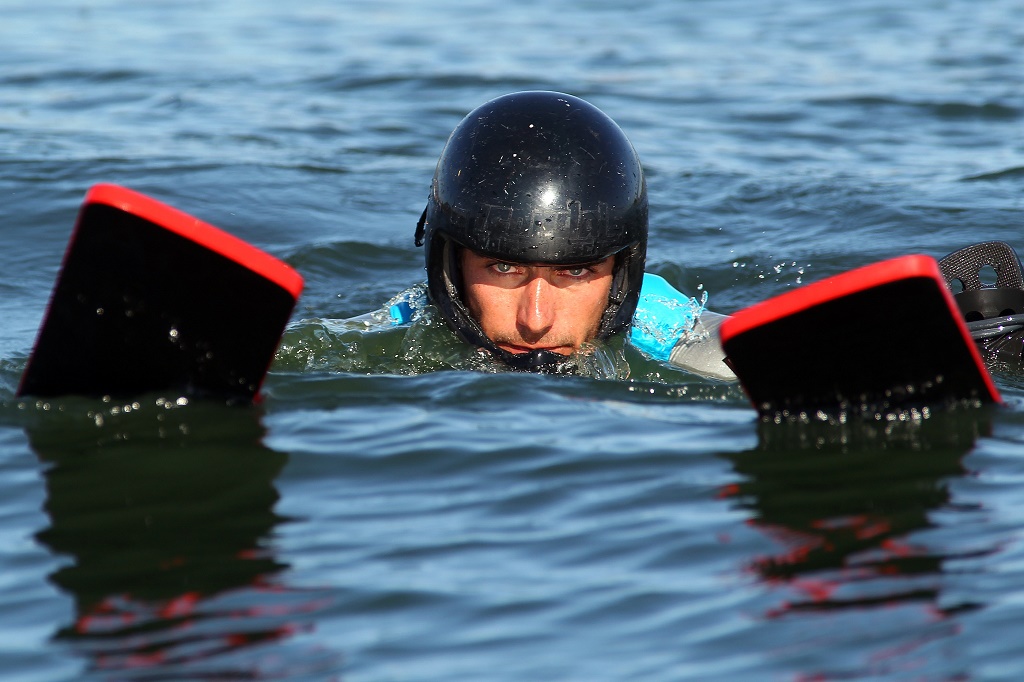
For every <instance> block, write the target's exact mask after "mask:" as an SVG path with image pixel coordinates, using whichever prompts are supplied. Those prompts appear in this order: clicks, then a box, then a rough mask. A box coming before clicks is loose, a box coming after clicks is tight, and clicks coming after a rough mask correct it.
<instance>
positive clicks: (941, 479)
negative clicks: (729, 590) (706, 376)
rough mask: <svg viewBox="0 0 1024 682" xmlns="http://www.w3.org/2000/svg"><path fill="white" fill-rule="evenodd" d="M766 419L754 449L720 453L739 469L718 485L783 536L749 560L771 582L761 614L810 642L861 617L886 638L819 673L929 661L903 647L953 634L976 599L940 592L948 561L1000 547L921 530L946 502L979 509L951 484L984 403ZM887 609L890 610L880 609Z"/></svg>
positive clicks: (753, 521)
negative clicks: (855, 659) (912, 636)
mask: <svg viewBox="0 0 1024 682" xmlns="http://www.w3.org/2000/svg"><path fill="white" fill-rule="evenodd" d="M759 429H760V430H759V443H758V447H757V448H755V449H753V450H750V451H746V452H740V453H732V454H725V455H723V456H724V457H726V458H727V459H729V460H730V461H731V462H732V465H733V468H734V469H735V471H736V472H737V473H739V474H740V475H741V476H742V480H741V481H739V482H738V483H735V484H732V485H729V486H726V487H725V488H723V489H722V490H721V491H720V494H721V495H722V497H724V498H727V499H730V500H732V503H733V504H734V505H735V506H736V507H737V508H742V509H744V510H746V511H747V512H748V513H749V524H750V525H751V526H752V527H754V528H756V529H758V530H759V531H761V532H763V533H764V534H766V535H767V536H769V537H770V538H771V539H772V540H773V541H774V542H775V543H777V544H778V545H779V546H780V550H779V551H778V552H776V553H772V554H770V555H765V556H757V557H754V558H752V559H751V560H750V562H749V563H748V565H747V566H746V569H748V570H749V571H750V572H751V573H752V574H753V575H755V576H756V577H757V579H758V580H759V581H761V582H763V583H764V584H765V585H766V586H767V587H768V588H769V592H768V596H769V597H771V599H770V600H769V605H768V606H767V608H765V609H764V611H763V612H762V617H763V618H766V619H769V620H776V621H780V624H782V623H786V624H788V626H791V627H796V628H797V629H799V630H801V636H802V637H804V638H806V640H808V641H805V642H804V644H805V645H806V644H808V643H810V641H812V640H813V641H816V642H817V643H818V644H820V645H822V646H828V645H829V641H828V638H829V636H830V635H828V634H827V633H828V632H833V633H835V632H840V631H841V630H843V628H855V629H859V628H863V629H864V630H865V634H866V636H868V637H874V638H877V639H878V640H879V641H880V642H884V643H885V645H884V646H882V645H880V646H879V648H878V649H877V650H876V651H875V655H874V657H873V658H872V660H870V661H867V660H862V661H860V662H859V663H857V664H852V667H851V663H850V662H846V663H845V664H844V665H843V666H840V667H841V668H842V669H841V670H840V669H839V668H838V667H837V669H836V670H832V671H827V670H820V669H819V670H814V671H806V672H807V673H808V674H810V675H821V676H822V677H821V679H832V675H846V674H856V675H860V674H869V673H872V672H876V673H877V672H879V670H880V669H889V668H888V665H889V663H891V662H892V661H891V659H892V658H893V657H895V658H897V659H900V662H899V665H900V666H901V669H902V667H903V666H905V667H906V669H908V670H912V669H915V667H917V665H918V664H921V663H922V662H921V661H920V660H918V661H917V662H916V663H914V664H911V663H908V662H907V660H905V659H906V658H907V657H908V656H910V657H914V656H916V655H917V654H914V653H913V652H914V651H915V650H916V649H918V648H919V647H920V646H921V645H922V644H923V643H924V642H925V641H930V640H932V639H935V638H943V637H948V636H950V635H953V634H955V632H956V631H957V627H956V626H955V624H951V623H950V619H952V618H953V617H954V616H955V615H956V614H959V613H962V612H964V611H969V610H972V609H975V608H979V607H980V605H978V604H971V603H958V602H957V601H956V600H955V599H952V598H949V597H948V596H944V590H945V589H946V588H947V587H948V576H947V573H948V571H949V569H948V564H949V563H950V562H952V561H956V560H962V559H965V558H970V557H972V556H977V555H979V554H982V555H983V554H987V553H991V552H992V551H996V550H995V549H987V550H979V549H978V548H973V549H970V550H964V548H963V547H962V546H961V547H948V546H944V545H943V544H942V543H941V541H936V540H935V539H934V538H933V537H929V536H926V534H925V533H924V532H923V531H926V530H931V529H938V528H941V521H939V520H936V516H937V515H938V514H940V513H955V514H962V513H974V512H977V511H978V510H977V509H976V508H975V507H976V505H973V506H972V505H965V504H963V503H962V502H957V501H956V500H955V499H954V498H953V495H952V493H951V490H950V488H951V484H952V483H953V482H955V480H956V479H958V478H960V477H962V476H964V475H965V473H966V469H965V467H964V465H963V458H964V456H965V455H966V454H967V453H968V452H969V451H970V450H971V448H972V447H973V446H974V443H975V442H976V440H977V438H978V437H980V436H983V435H986V434H987V433H988V431H989V429H990V422H989V419H988V414H987V412H986V411H984V410H953V411H949V412H944V413H941V414H937V415H933V417H932V418H930V419H923V420H916V421H914V420H910V421H903V422H900V421H897V422H882V423H877V422H868V421H851V423H848V424H841V425H840V424H807V423H803V424H795V423H783V424H774V423H761V425H760V427H759ZM904 608H909V609H910V611H902V612H901V611H900V609H904ZM880 609H884V610H885V613H886V614H887V617H886V618H884V619H879V618H878V617H877V616H878V614H879V612H880V611H879V610H880ZM897 613H899V614H900V615H896V614H897ZM915 614H916V615H915ZM801 615H803V616H805V617H803V618H801ZM812 615H813V617H810V616H812ZM908 622H918V623H920V622H924V623H931V624H932V625H933V626H934V627H933V629H931V630H929V632H930V634H929V635H928V636H926V637H925V638H924V639H921V640H920V641H915V642H906V641H901V638H902V637H905V636H906V631H905V630H903V629H902V628H903V627H904V626H905V625H906V624H907V623H908ZM942 623H945V624H946V625H945V626H943V625H941V624H942ZM808 628H810V629H809V630H808ZM920 632H921V631H920V628H919V629H918V634H919V635H920ZM848 635H849V632H848V631H847V632H846V635H844V636H848ZM836 636H839V635H836ZM837 665H838V664H837Z"/></svg>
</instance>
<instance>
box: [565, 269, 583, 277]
mask: <svg viewBox="0 0 1024 682" xmlns="http://www.w3.org/2000/svg"><path fill="white" fill-rule="evenodd" d="M566 272H567V273H568V274H569V276H570V277H582V276H583V275H584V274H585V273H586V272H587V269H586V268H569V269H568V270H566Z"/></svg>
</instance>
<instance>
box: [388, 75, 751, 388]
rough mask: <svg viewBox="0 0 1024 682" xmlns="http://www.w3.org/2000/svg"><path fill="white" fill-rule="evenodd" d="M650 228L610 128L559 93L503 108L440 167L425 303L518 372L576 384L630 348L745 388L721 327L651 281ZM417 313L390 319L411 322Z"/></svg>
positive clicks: (424, 232)
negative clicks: (579, 364) (614, 340)
mask: <svg viewBox="0 0 1024 682" xmlns="http://www.w3.org/2000/svg"><path fill="white" fill-rule="evenodd" d="M647 216H648V209H647V186H646V182H645V179H644V173H643V169H642V167H641V165H640V160H639V158H638V156H637V154H636V151H635V150H634V149H633V146H632V145H631V144H630V142H629V140H628V139H627V138H626V136H625V134H624V133H623V132H622V130H621V129H620V128H619V127H618V126H617V125H616V124H615V122H614V121H612V120H611V119H610V118H609V117H608V116H606V115H605V114H604V113H602V112H601V111H600V110H599V109H597V108H596V107H594V106H593V105H591V104H589V103H587V102H585V101H583V100H581V99H578V98H576V97H572V96H569V95H564V94H560V93H553V92H522V93H514V94H510V95H505V96H503V97H499V98H497V99H495V100H492V101H490V102H487V103H486V104H484V105H482V106H480V107H478V108H477V109H475V110H474V111H472V112H471V113H470V114H469V115H468V116H466V118H465V119H463V120H462V122H461V123H459V125H458V126H457V127H456V128H455V130H454V131H453V132H452V134H451V136H450V137H449V139H448V142H447V144H446V145H445V148H444V150H443V151H442V153H441V157H440V159H439V161H438V164H437V169H436V171H435V174H434V179H433V183H432V186H431V192H430V197H429V199H428V201H427V207H426V209H425V210H424V212H423V216H422V217H421V219H420V222H419V225H418V226H417V232H416V243H417V245H421V246H425V247H426V249H425V250H426V266H427V298H428V300H429V302H430V303H431V304H433V305H434V306H435V307H436V308H437V310H438V311H439V312H440V315H441V317H442V318H443V320H444V322H445V323H446V324H447V325H448V327H449V328H451V329H452V330H453V331H454V332H455V333H456V334H457V335H458V336H459V337H460V338H461V339H462V340H464V341H466V342H467V343H469V344H471V345H473V346H475V347H477V348H479V349H481V350H482V351H483V352H485V353H488V354H490V355H491V356H493V357H494V358H495V359H497V360H498V361H500V362H501V363H503V364H505V365H507V366H509V367H511V368H513V369H516V370H529V371H542V372H561V371H572V369H573V367H574V366H575V362H574V357H575V356H576V355H577V354H578V353H579V352H580V351H581V349H584V348H585V347H586V346H587V345H588V344H590V343H591V342H594V341H598V342H600V341H603V340H606V339H609V338H611V337H612V336H614V335H617V334H629V335H630V340H631V342H632V343H633V345H634V346H636V347H637V348H639V349H640V350H641V351H643V352H644V353H646V354H647V355H649V356H651V357H654V358H655V359H658V360H662V361H667V362H669V363H670V364H672V365H675V366H678V367H681V368H683V369H686V370H689V371H692V372H695V373H697V374H700V375H703V376H707V377H711V378H716V379H723V380H733V379H734V378H735V377H734V375H733V373H732V371H731V370H730V369H729V368H728V367H727V366H726V365H725V364H724V362H723V357H724V356H723V353H722V349H721V346H720V343H719V341H718V335H717V328H718V325H719V324H720V322H721V320H722V319H723V316H721V315H716V314H715V313H711V312H708V311H705V310H704V305H703V302H698V301H696V300H695V299H693V298H690V297H688V296H685V295H683V294H681V293H680V292H678V291H676V290H675V289H673V288H672V287H671V286H669V285H668V283H667V282H666V281H665V280H664V279H662V278H660V277H657V276H655V275H649V274H647V275H645V273H644V263H645V260H646V255H647V233H648V217H647ZM638 306H639V307H638ZM415 307H416V306H415V304H414V305H412V306H410V305H408V304H405V305H402V306H392V310H391V315H392V317H393V318H394V319H395V321H396V322H399V323H401V322H405V321H408V319H410V317H411V313H412V312H413V310H414V308H415Z"/></svg>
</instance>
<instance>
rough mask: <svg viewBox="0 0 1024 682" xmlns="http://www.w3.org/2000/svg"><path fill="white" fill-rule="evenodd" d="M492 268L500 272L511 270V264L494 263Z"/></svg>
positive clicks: (504, 272)
mask: <svg viewBox="0 0 1024 682" xmlns="http://www.w3.org/2000/svg"><path fill="white" fill-rule="evenodd" d="M494 269H495V270H497V271H498V272H500V273H502V274H507V273H509V272H512V265H511V264H509V263H495V264H494Z"/></svg>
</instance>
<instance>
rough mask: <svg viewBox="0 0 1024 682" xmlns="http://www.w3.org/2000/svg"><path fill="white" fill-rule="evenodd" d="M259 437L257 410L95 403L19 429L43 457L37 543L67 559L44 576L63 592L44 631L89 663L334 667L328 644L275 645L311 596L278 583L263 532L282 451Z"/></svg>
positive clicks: (95, 666) (119, 674)
mask: <svg viewBox="0 0 1024 682" xmlns="http://www.w3.org/2000/svg"><path fill="white" fill-rule="evenodd" d="M128 407H129V411H131V409H130V406H128ZM71 412H72V413H77V414H79V415H81V412H80V411H78V410H71ZM154 412H155V413H156V414H154ZM55 418H57V417H55ZM104 420H105V423H101V422H104ZM69 421H70V422H72V423H69ZM262 435H263V432H262V427H261V425H260V422H259V416H258V414H257V413H256V412H255V411H253V410H246V409H230V408H224V407H221V406H202V405H192V406H188V408H187V409H178V408H175V409H161V408H159V407H151V408H149V409H148V410H147V409H142V410H136V411H135V414H130V415H129V414H126V413H125V412H124V410H118V409H116V408H115V409H113V410H110V409H107V408H104V410H102V411H101V410H93V411H90V412H89V419H82V418H78V419H77V420H74V419H71V418H67V417H65V418H64V420H63V421H62V422H61V423H60V424H59V425H58V424H50V423H40V424H37V425H35V426H34V427H33V428H31V429H29V438H30V441H31V444H32V447H33V449H34V450H35V451H36V453H37V454H38V455H39V457H40V458H41V459H42V460H43V461H44V462H47V463H49V464H50V465H51V466H50V467H49V468H48V470H47V471H46V474H45V478H46V488H47V500H46V504H45V510H46V512H47V513H48V514H49V517H50V526H49V527H48V528H46V529H44V530H43V531H41V532H40V533H39V534H38V539H39V540H40V541H41V542H43V543H44V544H45V545H47V546H48V547H49V548H51V549H52V550H53V551H54V552H56V553H58V554H61V555H65V556H67V557H68V558H69V559H70V561H69V563H68V564H67V565H65V566H63V567H62V568H60V569H59V570H57V571H56V572H54V573H53V574H52V575H51V576H50V579H51V581H52V582H53V583H54V584H55V585H57V586H58V587H59V588H60V589H61V590H63V591H64V592H66V593H67V594H69V595H71V596H72V598H73V599H74V619H73V621H72V622H71V623H69V624H66V625H64V626H62V627H60V628H59V629H58V630H57V632H56V633H55V637H56V639H57V640H60V641H64V642H66V643H68V644H69V645H70V646H71V647H72V648H73V649H75V650H76V651H78V652H79V653H81V654H82V655H84V656H85V658H86V659H87V667H88V669H89V670H90V671H92V672H95V673H98V674H100V675H101V676H102V677H103V678H104V679H111V678H115V679H182V678H190V679H191V678H194V677H197V676H198V677H202V678H204V679H205V678H211V677H213V678H218V679H220V678H230V679H257V678H258V679H288V678H290V677H293V676H294V675H295V674H296V673H306V672H309V671H310V670H317V671H320V672H323V671H324V670H325V669H330V668H334V667H336V660H335V658H336V657H335V656H333V655H331V654H329V652H322V651H314V652H311V651H308V650H307V651H290V648H294V647H290V646H289V645H288V644H287V642H288V640H290V639H293V635H296V634H297V633H301V632H303V631H306V630H308V629H309V624H310V623H311V622H312V620H311V618H312V616H311V615H310V613H311V612H315V611H317V610H318V609H319V608H322V606H323V604H322V603H321V602H322V597H321V596H318V594H317V593H316V592H314V591H308V590H296V589H290V588H289V587H288V586H287V585H286V584H285V583H284V580H283V577H282V573H283V572H284V571H285V569H287V565H286V564H284V563H282V562H281V561H280V560H279V559H278V558H277V557H276V556H275V553H274V550H273V542H272V539H273V537H272V536H273V533H274V529H275V527H276V526H277V525H278V524H280V523H281V522H282V521H284V519H283V518H282V517H281V516H279V515H278V514H277V513H276V512H275V511H274V505H275V503H276V502H277V500H278V493H277V490H276V488H275V487H274V480H275V478H276V477H277V476H278V474H279V473H280V471H281V469H282V467H283V466H284V464H285V461H286V457H285V455H283V454H281V453H277V452H274V451H272V450H269V449H267V448H265V447H263V446H262V444H261V437H262Z"/></svg>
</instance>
